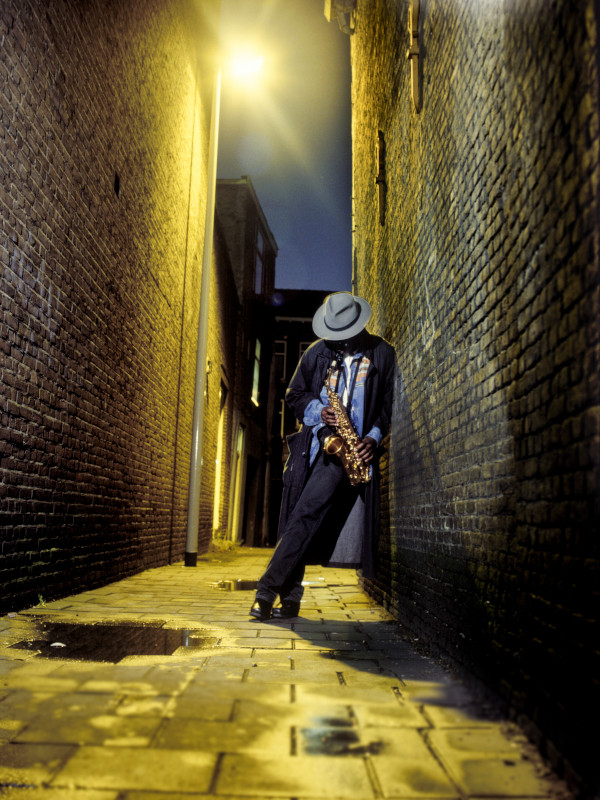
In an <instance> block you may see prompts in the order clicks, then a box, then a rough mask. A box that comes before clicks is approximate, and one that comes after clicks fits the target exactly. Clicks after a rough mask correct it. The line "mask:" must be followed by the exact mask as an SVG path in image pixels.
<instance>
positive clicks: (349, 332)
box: [312, 295, 373, 342]
mask: <svg viewBox="0 0 600 800" xmlns="http://www.w3.org/2000/svg"><path fill="white" fill-rule="evenodd" d="M353 299H354V301H355V302H357V303H358V304H359V305H360V314H359V315H358V319H357V320H356V322H354V323H353V324H352V325H351V326H350V327H349V328H344V330H339V331H336V330H332V329H331V328H329V327H328V326H327V325H326V324H325V303H323V305H322V306H321V308H319V309H317V312H316V314H315V315H314V317H313V321H312V328H313V331H314V333H315V336H317V337H318V338H319V339H329V341H331V342H343V341H345V340H346V339H351V338H352V337H353V336H356V335H357V334H359V333H360V332H361V331H362V330H364V329H365V327H366V325H367V322H368V321H369V320H370V319H371V314H372V313H373V312H372V310H371V306H370V305H369V303H368V302H367V301H366V300H365V299H364V298H363V297H357V296H356V295H353Z"/></svg>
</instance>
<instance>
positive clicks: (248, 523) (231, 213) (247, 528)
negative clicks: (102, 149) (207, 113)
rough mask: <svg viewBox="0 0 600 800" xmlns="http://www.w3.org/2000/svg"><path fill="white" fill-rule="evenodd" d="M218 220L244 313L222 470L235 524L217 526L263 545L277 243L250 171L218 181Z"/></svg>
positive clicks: (224, 510)
mask: <svg viewBox="0 0 600 800" xmlns="http://www.w3.org/2000/svg"><path fill="white" fill-rule="evenodd" d="M216 219H217V223H218V227H219V230H220V233H221V237H222V241H223V245H224V250H225V251H226V255H227V258H228V261H229V263H230V264H231V270H232V274H233V279H234V287H235V294H234V296H233V297H231V300H230V302H231V304H235V305H236V307H237V309H238V312H237V315H238V316H237V331H236V346H235V380H234V381H233V383H232V384H231V389H232V395H233V396H232V408H233V415H232V417H231V419H230V425H231V428H229V425H228V426H227V428H226V430H229V429H230V430H231V436H230V439H231V446H232V448H233V450H232V452H233V455H232V458H231V459H230V462H229V467H227V465H224V469H222V471H221V477H220V480H221V481H223V482H224V483H226V484H227V483H228V490H229V491H228V492H225V491H224V492H222V494H221V512H220V513H221V515H222V517H223V523H224V521H225V519H226V520H227V523H226V524H221V525H219V526H215V533H216V535H217V536H218V537H220V538H227V539H229V540H231V541H238V542H243V543H245V544H246V545H249V546H254V547H260V546H264V545H265V544H267V543H268V541H269V508H270V483H271V469H272V452H271V439H272V430H273V424H274V410H275V373H274V365H273V338H274V335H273V321H274V317H273V305H272V302H273V295H274V287H275V261H276V258H277V243H276V242H275V239H274V237H273V234H272V232H271V230H270V228H269V225H268V222H267V220H266V218H265V215H264V213H263V210H262V208H261V205H260V202H259V200H258V197H257V196H256V192H255V191H254V187H253V185H252V181H251V180H250V178H249V177H248V176H243V177H242V178H239V179H235V180H219V181H218V182H217V199H216ZM225 324H226V323H225ZM225 335H227V334H225ZM277 466H278V465H277V464H275V469H277Z"/></svg>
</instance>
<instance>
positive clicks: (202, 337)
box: [185, 57, 262, 567]
mask: <svg viewBox="0 0 600 800" xmlns="http://www.w3.org/2000/svg"><path fill="white" fill-rule="evenodd" d="M261 67H262V58H256V57H248V58H246V59H244V60H242V59H240V58H239V57H238V58H237V59H236V61H235V63H234V66H233V72H234V74H236V75H242V74H246V75H247V74H249V73H252V72H257V71H258V70H259V69H261ZM220 112H221V67H220V66H219V67H217V68H216V69H215V79H214V86H213V94H212V107H211V112H210V132H209V145H208V174H207V183H206V185H207V194H206V220H205V224H204V249H203V252H202V281H201V284H200V311H199V316H198V344H197V348H196V380H195V386H194V416H193V422H192V450H191V454H190V480H189V491H188V517H187V536H186V543H185V566H186V567H195V566H196V564H197V562H198V526H199V512H200V484H201V480H202V439H203V431H204V386H205V379H206V351H207V334H208V317H209V312H210V303H209V300H210V277H211V272H212V254H213V239H214V230H215V199H216V194H217V156H218V148H219V116H220Z"/></svg>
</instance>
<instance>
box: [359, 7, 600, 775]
mask: <svg viewBox="0 0 600 800" xmlns="http://www.w3.org/2000/svg"><path fill="white" fill-rule="evenodd" d="M408 5H409V4H408V2H407V0H404V1H403V0H399V2H394V3H389V2H386V1H385V0H358V5H357V12H356V31H355V33H354V35H353V36H352V39H351V58H352V100H353V184H354V214H355V220H354V229H355V233H354V250H355V263H356V264H357V277H358V286H357V288H358V292H359V293H360V294H364V295H365V296H366V297H368V298H369V299H370V300H371V301H372V302H373V304H374V307H375V316H374V327H375V329H376V331H377V332H378V333H381V334H383V335H384V336H386V338H388V339H389V340H390V341H391V342H392V343H393V344H394V345H395V346H396V348H397V351H398V357H399V370H398V376H397V387H396V388H397V392H396V407H395V416H394V423H393V430H392V434H391V442H390V445H391V446H390V452H389V458H388V461H387V464H386V466H385V470H384V500H385V502H384V506H383V519H384V527H383V531H382V539H381V543H380V559H381V569H380V574H379V579H378V580H377V581H376V582H374V583H373V584H370V585H369V589H370V591H371V592H373V593H374V594H375V595H376V596H377V597H379V598H380V599H382V600H383V602H385V604H386V605H388V606H389V607H390V608H391V609H393V611H394V613H395V614H397V616H398V617H399V618H400V619H401V620H402V621H403V622H404V623H405V624H406V625H408V626H409V627H410V628H411V629H412V630H413V631H415V632H416V633H417V634H418V635H419V637H420V638H426V639H427V640H428V641H429V642H430V646H431V648H432V649H434V650H435V651H437V652H438V653H440V654H444V655H445V656H446V657H449V658H451V659H452V661H453V662H454V663H455V664H460V665H462V666H464V667H467V668H468V669H469V670H471V671H474V672H475V673H476V674H477V675H479V676H480V677H482V678H483V679H484V680H485V681H486V682H487V683H488V684H491V685H492V686H493V687H494V688H495V689H497V690H499V691H500V692H502V694H503V696H504V697H505V698H506V700H507V701H508V703H509V704H510V707H511V708H512V710H513V713H514V714H515V715H516V716H518V718H519V719H520V720H521V721H522V722H524V723H525V724H526V725H527V728H528V730H529V732H530V733H531V735H532V736H533V737H535V738H536V739H537V740H538V741H540V742H543V743H544V744H545V746H546V752H547V753H548V754H549V755H550V756H552V758H553V760H554V761H555V762H557V763H559V764H562V768H563V769H564V772H565V774H568V775H570V777H571V779H572V780H573V782H574V783H577V782H582V781H583V782H585V781H586V780H592V779H593V777H591V776H592V773H593V772H594V771H595V770H596V766H595V763H596V756H595V754H594V753H592V752H591V745H590V744H589V743H587V742H586V741H585V734H584V732H583V731H579V727H580V726H578V725H577V722H576V720H577V719H578V716H579V715H580V714H581V713H582V712H583V709H584V708H585V707H587V706H588V705H589V704H590V703H593V702H594V701H597V699H598V674H599V670H598V652H597V645H598V641H597V636H596V635H595V634H594V631H595V630H597V627H596V626H597V621H598V620H597V612H598V608H599V604H598V586H599V581H598V563H599V562H598V518H599V502H598V498H599V495H600V492H599V491H598V489H599V485H598V460H599V459H598V453H599V444H600V436H599V433H600V432H599V417H600V391H599V376H598V353H599V345H600V342H599V339H600V337H599V328H598V320H599V319H600V303H599V293H598V285H599V280H598V263H599V247H598V245H599V242H598V229H599V228H598V222H599V219H598V208H599V206H598V179H599V176H600V172H599V168H598V148H599V137H598V120H599V117H598V89H599V85H598V47H597V46H598V42H597V31H598V19H597V13H598V11H597V5H594V3H593V2H591V0H590V1H589V2H588V1H587V0H580V1H579V2H575V3H572V2H566V0H565V1H563V0H552V1H551V2H541V0H539V1H538V2H529V3H524V4H519V3H512V2H510V3H498V2H495V0H493V1H492V0H467V2H463V1H462V0H461V1H460V2H459V1H458V0H428V2H427V3H423V2H421V18H420V20H419V46H420V49H421V64H420V78H421V90H420V92H421V93H420V100H421V111H420V112H419V113H417V112H416V111H415V109H414V108H413V104H412V102H411V95H410V67H409V62H408V61H407V59H406V52H407V49H408V46H409V38H408ZM380 131H381V132H382V134H383V138H384V142H385V163H384V165H383V166H384V168H385V182H386V194H385V208H384V209H382V208H381V206H380V200H379V193H378V186H377V185H376V183H375V178H376V176H377V174H378V170H379V165H378V161H377V152H378V151H377V146H378V133H379V132H380ZM382 213H383V214H384V216H383V221H382V220H381V218H380V217H381V214H382ZM382 223H383V224H382Z"/></svg>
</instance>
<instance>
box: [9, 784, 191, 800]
mask: <svg viewBox="0 0 600 800" xmlns="http://www.w3.org/2000/svg"><path fill="white" fill-rule="evenodd" d="M0 796H1V797H2V798H6V800H119V792H117V791H114V790H113V791H96V790H94V789H92V790H88V789H67V788H65V787H63V788H61V789H48V788H46V787H44V788H43V789H29V788H26V787H22V786H20V787H18V788H14V787H13V788H12V789H7V788H3V789H1V794H0ZM163 797H164V795H163ZM188 797H189V795H188Z"/></svg>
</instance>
